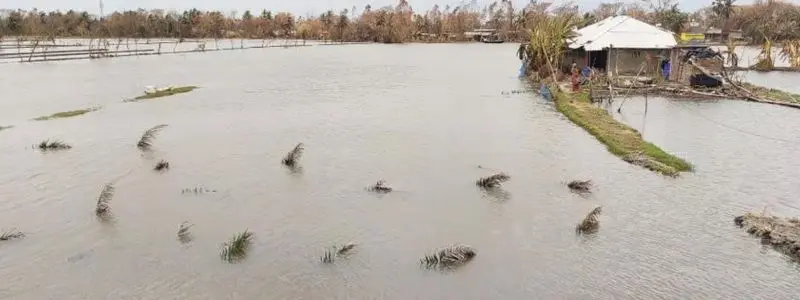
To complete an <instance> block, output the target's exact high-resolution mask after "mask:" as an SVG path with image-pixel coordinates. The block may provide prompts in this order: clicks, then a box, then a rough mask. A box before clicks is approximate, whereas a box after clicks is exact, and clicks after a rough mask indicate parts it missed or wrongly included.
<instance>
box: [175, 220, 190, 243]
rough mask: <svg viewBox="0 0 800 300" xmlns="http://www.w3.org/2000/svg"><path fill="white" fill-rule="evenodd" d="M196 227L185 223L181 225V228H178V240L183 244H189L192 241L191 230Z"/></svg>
mask: <svg viewBox="0 0 800 300" xmlns="http://www.w3.org/2000/svg"><path fill="white" fill-rule="evenodd" d="M192 226H194V225H193V224H191V223H189V222H186V221H184V222H183V223H181V226H180V227H179V228H178V240H179V241H181V243H188V242H190V241H191V240H192V233H191V232H189V228H190V227H192Z"/></svg>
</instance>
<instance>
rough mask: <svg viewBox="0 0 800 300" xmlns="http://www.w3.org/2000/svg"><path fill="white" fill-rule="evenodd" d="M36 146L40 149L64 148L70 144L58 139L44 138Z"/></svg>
mask: <svg viewBox="0 0 800 300" xmlns="http://www.w3.org/2000/svg"><path fill="white" fill-rule="evenodd" d="M37 147H38V148H39V150H42V151H50V150H66V149H71V148H72V146H70V145H68V144H67V143H64V142H62V141H59V140H44V141H41V142H40V143H39V145H38V146H37Z"/></svg>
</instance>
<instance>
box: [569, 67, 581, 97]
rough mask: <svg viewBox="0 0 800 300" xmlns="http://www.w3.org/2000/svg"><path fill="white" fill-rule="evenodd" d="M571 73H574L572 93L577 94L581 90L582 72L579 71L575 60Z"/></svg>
mask: <svg viewBox="0 0 800 300" xmlns="http://www.w3.org/2000/svg"><path fill="white" fill-rule="evenodd" d="M570 72H571V73H572V91H573V92H577V91H579V90H580V89H581V80H580V79H581V70H580V69H578V64H577V63H575V61H574V60H573V61H572V67H571V68H570Z"/></svg>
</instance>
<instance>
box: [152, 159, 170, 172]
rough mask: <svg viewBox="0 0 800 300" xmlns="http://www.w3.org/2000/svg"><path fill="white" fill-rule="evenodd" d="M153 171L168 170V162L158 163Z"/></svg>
mask: <svg viewBox="0 0 800 300" xmlns="http://www.w3.org/2000/svg"><path fill="white" fill-rule="evenodd" d="M153 170H154V171H166V170H169V162H168V161H166V160H163V159H162V160H161V161H159V162H158V163H157V164H156V166H155V167H154V168H153Z"/></svg>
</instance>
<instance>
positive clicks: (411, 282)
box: [0, 44, 800, 299]
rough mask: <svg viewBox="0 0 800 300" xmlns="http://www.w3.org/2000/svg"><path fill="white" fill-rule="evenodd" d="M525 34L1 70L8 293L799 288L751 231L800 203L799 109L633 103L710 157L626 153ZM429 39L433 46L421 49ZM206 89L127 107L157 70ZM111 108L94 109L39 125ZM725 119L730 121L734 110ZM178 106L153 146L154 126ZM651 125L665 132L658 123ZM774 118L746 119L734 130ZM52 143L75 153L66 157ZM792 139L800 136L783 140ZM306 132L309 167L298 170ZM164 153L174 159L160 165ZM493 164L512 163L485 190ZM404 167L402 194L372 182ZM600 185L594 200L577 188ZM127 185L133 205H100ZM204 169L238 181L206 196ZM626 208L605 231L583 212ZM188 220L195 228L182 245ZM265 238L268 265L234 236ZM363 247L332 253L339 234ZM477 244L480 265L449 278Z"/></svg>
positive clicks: (474, 294)
mask: <svg viewBox="0 0 800 300" xmlns="http://www.w3.org/2000/svg"><path fill="white" fill-rule="evenodd" d="M515 50H516V47H515V46H514V45H484V44H470V45H393V46H387V45H359V46H346V47H309V48H298V49H267V50H248V51H242V52H215V53H205V54H189V55H173V56H161V57H155V56H153V57H140V58H125V59H114V60H95V61H77V62H63V63H58V64H7V65H2V66H0V68H1V70H0V71H2V72H3V74H14V76H13V77H6V78H4V80H2V81H0V90H2V91H3V92H2V93H3V95H4V96H5V97H2V98H0V106H1V107H2V108H3V109H0V123H2V124H3V125H7V124H14V125H17V126H16V128H13V129H9V130H4V131H3V132H2V133H0V152H2V153H3V155H0V165H2V166H3V172H0V227H4V228H5V227H17V228H19V229H21V230H23V231H25V233H26V234H27V235H28V236H27V237H26V238H25V239H22V240H17V241H13V242H5V243H2V244H0V248H1V249H0V251H2V252H0V280H2V282H3V283H4V284H3V288H0V298H4V299H6V298H9V299H50V298H58V299H127V298H140V299H209V298H210V299H225V298H241V299H261V298H265V297H266V298H270V299H295V298H306V299H319V298H334V299H527V298H543V299H564V298H581V299H583V298H636V299H653V298H674V299H686V298H695V299H696V298H700V299H732V298H741V297H742V296H743V295H746V297H747V298H775V299H788V298H792V297H794V296H796V295H797V294H798V292H800V287H799V286H798V285H797V284H796V283H797V282H798V280H800V272H798V271H800V270H798V267H797V265H796V264H790V263H787V260H786V259H785V258H784V257H783V256H781V255H780V254H777V253H774V252H773V251H762V248H761V246H760V245H759V243H758V241H757V240H755V239H753V238H751V237H749V236H747V234H746V233H744V232H742V231H741V230H739V229H738V228H736V227H734V226H733V223H732V220H733V216H735V215H737V214H741V213H742V212H743V211H745V210H751V209H761V208H762V207H764V206H765V205H768V206H769V207H770V210H771V211H773V212H774V213H775V214H781V215H797V214H798V212H800V207H798V206H799V205H798V203H797V202H796V200H795V197H794V196H795V195H796V194H797V192H798V187H797V183H796V182H795V181H794V180H793V179H794V178H799V177H798V175H800V165H798V162H797V161H796V160H795V159H793V158H794V157H793V156H794V155H795V154H796V153H797V151H796V150H797V145H796V144H795V143H789V142H786V141H797V140H798V138H800V136H798V134H800V133H798V132H797V130H795V129H796V128H798V121H797V118H796V117H795V114H796V113H797V111H793V110H788V109H786V108H781V107H774V106H765V105H758V104H753V103H745V102H734V101H719V102H701V103H694V102H675V101H666V100H663V99H652V98H651V99H650V100H649V108H648V113H647V117H646V118H645V117H644V116H643V115H642V112H643V109H642V106H641V105H642V101H638V100H636V99H632V100H630V101H629V102H628V103H627V104H626V105H625V108H624V109H623V110H622V112H623V113H622V115H621V116H618V117H619V118H620V119H623V118H624V121H626V122H628V123H630V124H632V126H634V127H636V128H637V129H641V130H642V131H644V135H645V137H646V138H647V139H649V140H651V141H653V142H655V143H656V144H659V145H661V146H663V148H665V149H666V150H668V151H670V152H673V153H676V154H678V155H680V156H681V157H684V158H687V159H688V160H689V161H691V162H693V163H694V164H695V165H696V167H697V172H696V173H692V174H686V175H685V176H682V177H680V178H677V179H672V178H665V177H663V176H659V175H657V174H654V173H652V172H649V171H647V170H644V169H642V168H639V167H635V166H631V165H629V164H627V163H625V162H623V161H621V160H619V159H618V158H616V157H614V156H613V155H611V154H609V153H608V152H607V151H606V150H605V148H604V147H603V146H602V145H600V144H599V143H598V142H597V141H596V140H595V139H594V138H593V137H591V136H589V135H588V134H586V133H585V132H584V131H583V130H582V129H580V128H578V127H576V126H574V125H573V124H572V123H570V122H569V121H568V120H566V119H565V118H564V117H563V116H562V115H561V114H559V113H558V112H556V111H555V110H554V109H553V108H552V106H551V105H550V104H549V103H547V102H546V101H544V100H541V99H539V98H536V97H535V96H534V95H532V94H511V93H509V94H507V95H503V94H502V91H511V90H522V89H525V85H524V83H522V82H520V81H519V80H518V79H517V78H516V70H517V68H518V66H519V61H518V60H516V59H515V58H514V55H513V54H514V52H515ZM419 53H425V55H419ZM169 84H175V85H182V84H193V85H198V86H201V88H200V89H198V90H196V91H193V92H191V93H187V94H182V95H176V96H172V97H169V98H162V99H158V100H152V101H144V102H138V103H122V102H121V101H122V100H123V99H126V98H128V97H131V96H135V95H138V94H140V93H141V90H142V88H143V87H144V86H148V85H152V86H164V85H169ZM94 105H103V106H105V108H104V109H102V110H99V111H96V112H92V113H89V114H86V115H84V116H80V117H75V118H70V119H62V120H54V121H47V122H31V121H27V120H29V119H31V118H33V117H37V116H41V115H45V114H50V113H53V112H58V111H65V110H71V109H77V108H81V107H91V106H94ZM709 120H713V121H714V122H711V121H709ZM157 124H169V128H168V129H166V130H164V131H163V132H161V134H160V135H159V137H158V139H156V140H155V141H154V146H153V152H152V153H151V154H149V155H146V156H142V155H141V154H140V151H139V150H138V149H137V148H136V141H137V140H138V138H139V137H140V136H141V133H142V131H143V130H145V129H147V128H151V127H152V126H154V125H157ZM645 124H646V128H643V126H644V125H645ZM720 124H725V125H728V126H730V127H734V128H737V129H740V130H741V131H746V132H750V133H755V134H758V135H763V136H767V137H770V138H763V137H759V136H757V135H753V134H745V133H742V132H738V131H734V130H730V129H729V128H726V127H725V126H722V125H720ZM45 138H60V139H63V140H64V141H67V142H69V143H71V144H72V145H73V146H74V147H73V148H72V149H71V150H68V151H62V152H54V153H47V154H42V153H39V152H36V151H32V150H31V149H29V145H30V144H31V143H34V142H37V141H39V140H42V139H45ZM781 140H785V141H781ZM299 141H302V142H303V143H304V144H305V146H306V152H305V154H304V156H303V157H302V159H301V160H300V165H301V166H302V172H297V173H291V172H290V171H289V170H287V169H286V168H285V167H284V166H282V165H281V162H280V161H281V159H282V158H283V156H284V155H285V154H286V151H288V150H289V149H291V147H293V146H294V145H296V144H297V142H299ZM161 159H165V160H167V161H169V162H170V167H171V168H170V170H169V171H167V172H164V173H157V172H153V171H152V170H151V169H152V166H153V165H155V163H156V162H158V161H159V160H161ZM476 165H482V166H491V167H492V168H493V169H496V170H502V171H503V172H506V173H508V174H510V175H511V176H512V178H513V179H512V180H510V181H508V182H506V183H504V184H503V187H502V189H501V190H498V191H492V192H488V191H486V192H484V191H481V189H479V188H476V186H475V179H477V178H479V177H482V176H487V171H486V170H482V169H480V168H476V167H475V166H476ZM379 179H385V180H387V182H390V183H391V184H392V187H393V188H395V191H393V192H392V193H388V194H384V195H376V194H375V193H370V192H368V191H365V190H364V187H365V186H368V185H370V184H372V183H374V182H375V181H376V180H379ZM573 179H592V181H593V183H594V185H595V186H596V187H597V188H596V189H595V190H594V191H593V193H592V194H591V196H590V197H585V198H584V197H581V196H579V195H576V194H575V193H572V192H570V191H569V189H568V188H567V187H566V186H565V184H564V182H569V181H570V180H573ZM113 180H116V187H117V190H116V195H115V197H114V199H113V200H112V201H113V202H112V203H111V205H112V206H113V212H114V216H115V218H114V221H115V222H114V223H113V224H107V223H101V222H98V221H97V220H96V219H95V216H94V205H95V202H96V199H97V195H98V194H99V193H100V190H101V189H102V186H103V184H105V183H107V182H110V181H113ZM194 187H204V188H207V189H209V190H216V191H217V192H216V193H202V194H201V193H197V194H196V195H195V194H194V193H191V194H186V193H182V191H183V190H184V189H186V188H194ZM599 205H602V206H603V215H601V216H600V224H601V225H600V230H599V232H597V233H596V234H595V235H593V236H582V237H578V236H576V235H575V233H574V228H575V225H576V224H577V223H578V222H580V221H581V220H582V219H583V217H584V216H585V215H586V212H588V211H590V210H592V209H593V208H594V207H596V206H599ZM184 221H188V222H190V223H191V224H194V226H193V227H192V228H191V232H192V236H193V240H192V241H191V242H190V243H187V244H185V245H183V244H181V243H180V242H179V241H178V240H177V239H176V230H177V228H178V227H179V226H180V224H181V223H182V222H184ZM245 229H248V230H249V231H252V232H253V233H254V234H255V235H254V237H253V242H252V246H251V248H250V252H249V253H248V256H247V258H246V260H245V261H243V262H241V263H237V264H227V263H223V262H221V261H220V259H219V250H220V248H219V247H220V244H221V243H222V242H224V241H226V240H227V239H228V238H230V236H231V235H233V234H234V233H236V232H241V231H244V230H245ZM348 242H355V243H358V245H359V249H358V251H357V252H354V253H353V254H352V255H351V256H350V257H349V258H348V259H346V260H341V261H337V263H336V264H335V265H332V266H321V265H320V262H319V257H320V255H322V254H323V252H324V250H325V249H326V247H329V246H330V245H341V244H344V243H348ZM456 243H463V244H467V245H470V246H473V247H475V249H476V251H477V252H478V253H479V255H478V256H477V257H475V259H474V260H473V261H472V262H470V263H469V264H467V265H465V266H464V267H463V268H460V269H458V270H456V271H455V272H449V273H446V274H443V273H441V272H427V271H424V270H421V269H420V266H419V259H420V258H421V257H422V256H423V255H424V254H426V253H430V252H431V251H432V250H433V249H436V248H439V247H443V246H447V245H452V244H456Z"/></svg>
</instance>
